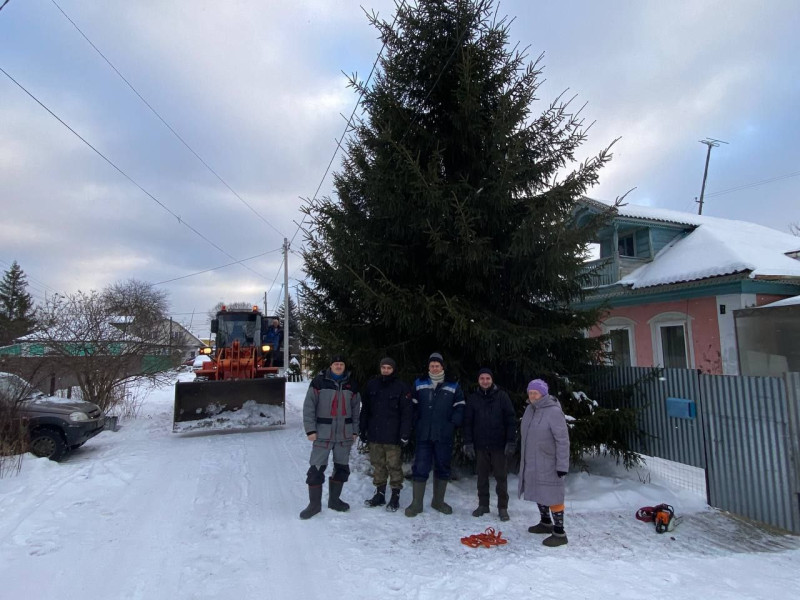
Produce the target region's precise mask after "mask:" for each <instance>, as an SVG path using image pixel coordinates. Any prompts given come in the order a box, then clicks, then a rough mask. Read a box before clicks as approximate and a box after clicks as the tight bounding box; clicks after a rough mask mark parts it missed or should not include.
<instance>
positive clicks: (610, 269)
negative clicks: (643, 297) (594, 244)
mask: <svg viewBox="0 0 800 600" xmlns="http://www.w3.org/2000/svg"><path fill="white" fill-rule="evenodd" d="M647 262H650V260H649V259H647V258H634V257H632V256H617V255H614V256H607V257H605V258H598V259H597V260H591V261H589V262H586V263H584V266H583V269H582V270H581V275H585V276H586V277H587V279H586V281H585V282H584V283H583V289H591V288H596V287H600V286H603V285H613V284H615V283H617V282H618V281H619V280H620V279H622V278H623V277H626V276H627V275H630V274H631V273H633V272H634V271H635V270H636V269H638V268H639V267H641V266H642V265H643V264H645V263H647Z"/></svg>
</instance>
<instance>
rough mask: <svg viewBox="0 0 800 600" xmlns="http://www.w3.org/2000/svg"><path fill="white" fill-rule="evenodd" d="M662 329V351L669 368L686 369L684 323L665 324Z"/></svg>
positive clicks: (666, 365)
mask: <svg viewBox="0 0 800 600" xmlns="http://www.w3.org/2000/svg"><path fill="white" fill-rule="evenodd" d="M659 329H660V330H661V352H662V356H663V358H664V361H663V364H664V367H666V368H667V369H685V368H686V367H687V366H688V364H687V361H686V336H685V335H684V332H683V331H684V328H683V325H663V326H661V327H659Z"/></svg>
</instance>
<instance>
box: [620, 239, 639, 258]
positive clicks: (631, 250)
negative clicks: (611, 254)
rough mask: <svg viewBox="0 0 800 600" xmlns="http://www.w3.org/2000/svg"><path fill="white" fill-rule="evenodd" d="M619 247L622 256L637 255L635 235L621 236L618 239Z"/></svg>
mask: <svg viewBox="0 0 800 600" xmlns="http://www.w3.org/2000/svg"><path fill="white" fill-rule="evenodd" d="M617 249H618V250H619V255H620V256H636V244H634V241H633V235H632V234H631V235H626V236H623V237H620V238H619V240H618V241H617Z"/></svg>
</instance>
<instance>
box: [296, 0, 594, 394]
mask: <svg viewBox="0 0 800 600" xmlns="http://www.w3.org/2000/svg"><path fill="white" fill-rule="evenodd" d="M370 21H371V23H372V25H373V26H374V27H376V28H377V30H378V32H379V33H380V37H381V39H382V40H383V41H384V42H385V44H386V46H385V54H384V55H383V56H382V58H381V61H380V69H379V70H378V74H377V77H376V79H375V80H374V84H373V85H372V86H371V87H367V86H366V85H365V84H364V83H363V82H361V81H359V80H358V79H357V77H356V76H353V77H352V78H351V85H352V86H353V87H354V88H355V90H356V91H357V92H359V93H362V94H363V97H362V101H361V102H362V108H363V111H364V116H363V118H362V120H361V121H360V122H358V123H357V124H356V125H355V126H354V132H353V138H352V139H351V140H350V141H349V143H348V146H347V153H346V157H345V159H344V161H343V167H342V169H341V171H340V172H338V173H336V175H335V179H334V185H335V189H336V195H337V197H336V198H335V199H334V198H323V199H321V200H317V201H314V202H308V203H307V204H306V205H305V207H304V210H305V212H306V215H307V218H308V219H309V220H310V226H309V228H308V230H307V231H306V247H305V252H304V258H305V270H306V272H307V274H308V275H309V277H310V278H311V280H312V281H313V283H312V284H310V285H308V286H306V287H305V289H304V312H305V313H306V314H307V320H306V323H307V325H308V329H309V332H308V334H309V335H310V336H311V337H312V338H313V339H314V340H315V341H316V343H318V344H319V345H320V346H321V347H322V349H323V353H322V356H326V355H327V354H328V352H330V351H344V352H346V354H347V356H348V360H349V363H350V365H349V366H350V367H352V368H353V369H354V370H355V371H356V374H357V375H359V376H360V377H364V376H366V375H367V374H372V373H373V372H374V370H375V362H376V360H377V357H379V356H382V355H384V354H389V355H391V356H393V357H395V358H396V359H397V361H398V363H399V368H400V370H401V371H404V372H405V373H406V375H409V374H410V373H414V372H419V370H420V369H422V368H424V366H425V364H426V360H427V356H428V355H429V353H430V352H431V351H440V352H442V353H443V354H444V357H445V360H446V362H447V371H448V372H449V373H450V374H452V375H457V374H459V373H460V374H461V375H462V376H465V375H466V376H468V377H469V381H470V382H471V381H472V379H473V378H474V376H475V373H476V372H477V369H478V368H479V367H480V366H482V365H490V366H492V368H493V369H494V371H495V380H496V381H497V382H498V383H499V384H500V385H503V386H505V387H507V388H509V389H511V390H521V389H524V384H525V382H526V381H527V380H528V379H530V378H531V377H532V376H542V375H547V374H548V373H569V372H571V371H572V370H573V369H574V368H575V366H576V365H577V364H580V363H584V362H586V361H588V360H590V359H591V358H592V357H593V356H594V355H595V354H596V353H597V352H598V351H599V350H600V348H599V346H598V344H599V341H598V340H597V339H592V338H587V337H584V335H583V331H584V330H586V329H588V328H590V327H591V326H593V325H594V323H596V321H597V313H596V312H594V311H580V310H576V309H574V308H572V307H571V303H572V302H573V301H574V300H575V299H577V298H578V297H579V296H580V293H581V283H582V281H583V280H584V279H583V277H582V263H583V261H584V260H585V258H586V249H587V245H588V242H589V241H590V240H591V239H592V236H593V233H594V231H595V228H596V227H597V226H598V225H599V220H598V221H596V222H591V223H586V224H583V225H582V226H578V225H577V224H576V223H575V222H574V219H573V211H574V208H575V207H576V203H577V200H578V199H579V198H580V196H581V195H582V194H583V193H584V192H585V191H586V190H587V189H588V188H589V187H591V186H592V185H593V184H595V183H596V182H597V180H598V171H599V169H600V168H601V167H602V166H603V165H604V164H605V163H606V161H607V160H609V158H610V155H609V154H608V152H607V151H603V152H601V153H600V154H599V155H598V156H596V157H594V158H590V159H589V160H587V161H586V162H584V163H582V164H580V165H578V166H577V167H575V168H574V169H573V170H572V171H565V169H567V167H568V166H569V165H571V164H573V163H574V160H575V151H576V150H577V148H578V147H579V145H580V144H581V143H582V142H583V141H584V140H585V138H586V129H585V127H584V125H583V121H582V119H581V118H580V117H579V116H578V114H577V113H573V112H572V111H571V109H570V106H569V102H562V101H561V99H560V98H559V99H556V101H555V102H554V103H553V104H551V105H550V106H549V107H547V108H545V109H544V111H543V112H542V113H541V114H539V115H538V116H534V115H532V114H531V104H532V103H533V101H534V100H535V99H536V98H535V93H536V90H537V87H538V85H539V82H538V77H539V75H540V73H541V68H540V65H539V61H535V62H533V63H529V62H528V61H527V58H526V56H525V54H524V53H523V52H520V51H517V50H516V49H510V48H509V32H508V25H509V22H508V21H507V20H506V19H499V20H498V19H497V18H496V15H495V8H494V2H493V1H492V0H430V1H426V2H420V3H418V4H415V5H409V4H403V5H401V6H400V7H399V8H398V13H397V19H396V22H395V23H394V24H390V23H389V22H387V21H383V20H380V19H378V18H377V17H376V16H374V15H373V16H372V17H371V18H370ZM578 112H579V111H578Z"/></svg>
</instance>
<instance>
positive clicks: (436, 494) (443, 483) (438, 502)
mask: <svg viewBox="0 0 800 600" xmlns="http://www.w3.org/2000/svg"><path fill="white" fill-rule="evenodd" d="M446 491H447V480H446V479H436V478H435V477H434V478H433V500H431V507H433V509H434V510H438V511H439V512H440V513H442V514H443V515H452V514H453V507H452V506H450V505H449V504H448V503H447V502H445V501H444V493H445V492H446Z"/></svg>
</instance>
